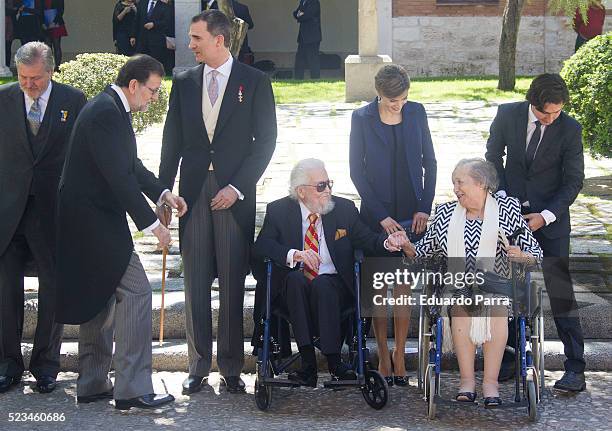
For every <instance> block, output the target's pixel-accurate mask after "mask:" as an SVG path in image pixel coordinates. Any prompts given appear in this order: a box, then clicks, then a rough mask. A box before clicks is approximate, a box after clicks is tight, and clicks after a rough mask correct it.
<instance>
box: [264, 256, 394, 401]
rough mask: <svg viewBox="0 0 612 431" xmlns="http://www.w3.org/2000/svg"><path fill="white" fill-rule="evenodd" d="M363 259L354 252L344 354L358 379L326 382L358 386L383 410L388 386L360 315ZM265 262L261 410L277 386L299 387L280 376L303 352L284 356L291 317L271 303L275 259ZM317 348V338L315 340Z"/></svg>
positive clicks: (327, 385) (326, 384)
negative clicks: (284, 323)
mask: <svg viewBox="0 0 612 431" xmlns="http://www.w3.org/2000/svg"><path fill="white" fill-rule="evenodd" d="M362 262H363V253H362V252H361V251H356V252H355V263H354V280H355V303H354V305H353V307H350V308H348V309H346V310H344V311H343V313H342V320H343V327H345V328H346V331H345V332H346V333H345V337H344V342H345V343H346V344H347V345H348V353H346V352H345V353H343V362H345V363H347V364H349V365H350V366H351V368H352V370H353V371H354V372H355V374H356V376H357V378H356V380H330V381H326V382H324V384H323V386H324V387H325V388H331V389H336V390H337V389H343V388H347V387H357V388H359V389H360V390H361V393H362V395H363V398H364V399H365V401H366V403H367V404H368V405H369V406H370V407H372V408H374V409H376V410H380V409H382V408H383V407H385V405H386V404H387V402H388V400H389V388H388V386H387V382H386V381H385V379H384V378H383V376H382V375H381V374H380V373H379V372H378V371H377V370H376V368H375V367H373V366H372V364H371V363H370V361H369V350H368V348H367V346H366V336H367V334H366V333H365V330H364V327H365V319H363V318H362V317H361V311H360V310H361V302H360V301H361V298H360V269H361V264H362ZM265 263H266V301H265V313H264V315H263V316H262V318H261V319H260V321H259V322H257V323H258V324H259V325H262V331H261V333H262V335H261V338H260V343H259V344H260V346H257V347H256V352H257V365H256V373H257V375H256V377H255V403H256V405H257V407H258V408H259V409H260V410H267V409H268V408H269V407H270V404H271V402H272V393H273V388H274V387H289V388H293V387H298V386H299V384H297V383H296V382H294V381H291V380H289V379H287V378H281V377H280V375H281V374H283V373H285V372H286V371H287V370H288V368H289V367H290V366H291V365H292V364H293V363H294V362H295V361H296V360H297V359H298V358H299V356H300V354H299V353H295V354H292V355H290V356H288V357H283V354H282V347H281V346H282V345H283V341H286V340H283V339H282V338H283V337H286V336H288V334H283V331H282V330H281V325H280V323H281V322H282V321H283V320H284V321H287V320H288V319H287V318H286V316H283V313H282V312H281V311H279V310H277V309H274V308H273V306H272V304H271V279H272V270H273V266H274V264H273V262H272V261H271V260H270V259H266V260H265ZM273 318H276V319H278V323H279V324H278V325H277V331H276V336H275V335H273V334H272V332H273V331H272V328H271V326H272V319H273ZM314 345H315V347H316V346H317V340H315V341H314Z"/></svg>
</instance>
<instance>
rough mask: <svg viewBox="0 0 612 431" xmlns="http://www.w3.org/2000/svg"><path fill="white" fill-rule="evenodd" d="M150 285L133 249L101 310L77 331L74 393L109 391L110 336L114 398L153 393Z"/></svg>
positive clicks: (79, 394) (110, 385)
mask: <svg viewBox="0 0 612 431" xmlns="http://www.w3.org/2000/svg"><path fill="white" fill-rule="evenodd" d="M151 331H152V330H151V285H150V284H149V280H148V279H147V275H146V274H145V271H144V268H143V267H142V264H141V263H140V259H139V258H138V255H137V254H136V253H132V257H131V259H130V263H129V265H128V267H127V269H126V271H125V273H124V274H123V277H122V278H121V281H120V282H119V286H117V290H116V291H115V294H114V295H113V296H112V297H111V299H110V300H109V301H108V303H107V304H106V306H105V308H104V309H103V310H102V311H101V312H100V313H98V315H97V316H96V317H94V318H93V319H92V320H90V321H89V322H86V323H84V324H82V325H81V326H80V329H79V378H78V379H77V395H78V396H80V397H82V396H89V395H95V394H99V393H102V392H106V391H109V390H113V384H112V383H111V381H110V379H109V377H108V372H109V371H110V368H111V360H112V358H113V335H114V338H115V356H114V368H115V388H114V398H115V399H116V400H126V399H130V398H136V397H139V396H142V395H146V394H151V393H153V383H152V381H151V356H152V354H151V338H152V334H151Z"/></svg>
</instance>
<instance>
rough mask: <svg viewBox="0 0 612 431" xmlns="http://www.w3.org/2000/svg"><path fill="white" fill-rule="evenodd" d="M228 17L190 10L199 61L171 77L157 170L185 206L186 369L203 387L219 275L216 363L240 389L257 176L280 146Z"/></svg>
mask: <svg viewBox="0 0 612 431" xmlns="http://www.w3.org/2000/svg"><path fill="white" fill-rule="evenodd" d="M229 37H230V22H229V20H228V18H227V17H226V16H225V15H224V14H223V13H222V12H220V11H218V10H207V11H205V12H202V13H201V14H200V15H196V16H195V17H193V19H192V21H191V26H190V28H189V41H190V42H189V48H190V49H191V50H192V51H193V52H194V54H195V58H196V61H197V62H199V63H203V64H200V65H199V66H197V67H194V68H192V69H190V70H187V71H185V72H183V73H180V74H178V75H177V76H176V77H175V78H174V83H173V85H172V93H171V94H170V107H169V110H168V116H167V118H166V124H165V127H164V138H163V145H162V153H161V162H160V166H159V177H160V180H161V181H162V182H163V184H164V185H165V186H166V187H167V188H168V189H172V186H173V184H174V179H175V177H176V173H177V169H178V165H179V162H180V161H181V159H182V161H181V172H180V178H181V181H180V186H179V187H180V188H179V189H180V194H181V196H183V197H184V198H185V200H186V201H187V204H188V205H189V209H190V210H189V212H188V213H187V215H186V217H184V218H183V219H181V222H180V224H179V228H180V229H179V231H180V240H181V251H182V257H183V264H184V268H185V308H186V320H187V322H186V330H187V342H188V352H189V377H188V378H187V380H185V382H184V383H183V390H184V392H185V393H193V392H196V391H199V390H200V389H201V387H202V383H203V382H204V380H205V379H206V378H207V376H208V374H209V372H210V367H211V362H212V315H211V307H210V288H211V285H212V282H213V280H214V279H215V277H216V276H218V278H219V295H220V309H219V329H218V332H217V334H218V336H217V343H218V344H217V352H218V353H217V363H218V365H219V371H220V372H221V375H222V376H223V380H222V386H226V387H227V390H228V391H229V392H244V382H243V381H242V379H241V378H240V373H241V371H242V366H243V364H244V344H243V342H244V336H243V327H242V320H243V319H242V313H243V303H244V280H245V276H246V274H247V273H248V271H249V264H248V262H249V249H250V246H251V244H252V242H253V235H254V231H255V197H256V196H255V193H256V189H255V186H256V183H257V181H258V179H259V177H261V175H262V174H263V172H264V170H265V169H266V167H267V166H268V163H269V161H270V159H271V157H272V153H273V152H274V148H275V146H276V113H275V106H274V95H273V93H272V86H271V84H270V81H269V79H268V78H267V76H266V75H265V74H264V73H262V72H260V71H258V70H257V69H254V68H252V67H250V66H247V65H245V64H242V63H239V62H237V61H235V59H234V58H232V56H231V54H230V52H229V45H230V40H229Z"/></svg>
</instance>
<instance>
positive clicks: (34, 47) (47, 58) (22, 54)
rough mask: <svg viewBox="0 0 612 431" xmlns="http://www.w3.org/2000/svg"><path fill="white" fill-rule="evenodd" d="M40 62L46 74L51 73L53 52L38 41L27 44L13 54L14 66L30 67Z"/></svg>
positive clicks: (53, 66) (53, 64)
mask: <svg viewBox="0 0 612 431" xmlns="http://www.w3.org/2000/svg"><path fill="white" fill-rule="evenodd" d="M40 60H42V61H43V63H44V65H45V70H46V71H47V72H53V69H55V60H54V59H53V51H52V50H51V48H50V47H49V46H48V45H46V44H44V43H42V42H38V41H34V42H28V43H26V44H25V45H23V46H21V47H19V49H18V50H17V52H16V53H15V65H20V64H23V65H26V66H32V65H33V64H35V63H37V62H38V61H40Z"/></svg>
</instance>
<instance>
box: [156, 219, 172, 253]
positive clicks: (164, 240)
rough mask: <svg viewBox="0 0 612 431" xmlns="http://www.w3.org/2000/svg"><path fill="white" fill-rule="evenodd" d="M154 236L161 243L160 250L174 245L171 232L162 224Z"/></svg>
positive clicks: (158, 246)
mask: <svg viewBox="0 0 612 431" xmlns="http://www.w3.org/2000/svg"><path fill="white" fill-rule="evenodd" d="M153 235H155V236H156V237H157V240H158V241H159V243H158V244H157V249H158V250H162V249H164V248H166V247H168V246H169V245H170V244H171V243H172V237H171V236H170V230H169V229H168V228H167V227H166V226H164V225H163V224H161V223H160V224H159V226H157V227H156V228H155V229H153Z"/></svg>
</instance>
